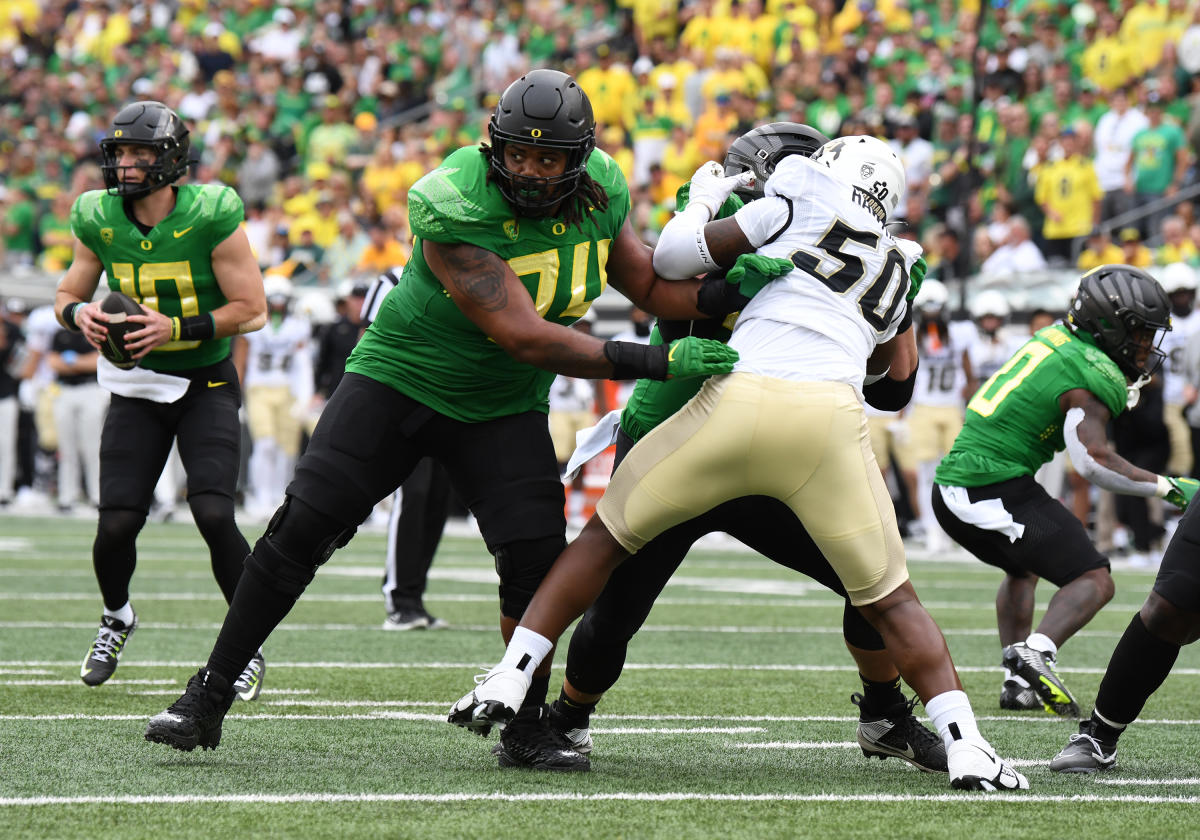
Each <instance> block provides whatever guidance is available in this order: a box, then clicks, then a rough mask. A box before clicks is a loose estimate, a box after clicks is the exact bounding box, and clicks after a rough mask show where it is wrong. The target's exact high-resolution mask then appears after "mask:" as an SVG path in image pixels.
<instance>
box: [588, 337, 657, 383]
mask: <svg viewBox="0 0 1200 840" xmlns="http://www.w3.org/2000/svg"><path fill="white" fill-rule="evenodd" d="M669 352H670V345H667V344H638V343H636V342H633V341H606V342H604V357H605V358H606V359H608V360H609V361H610V362H612V366H613V372H612V375H611V376H609V377H608V378H609V379H658V380H663V379H666V378H667V353H669Z"/></svg>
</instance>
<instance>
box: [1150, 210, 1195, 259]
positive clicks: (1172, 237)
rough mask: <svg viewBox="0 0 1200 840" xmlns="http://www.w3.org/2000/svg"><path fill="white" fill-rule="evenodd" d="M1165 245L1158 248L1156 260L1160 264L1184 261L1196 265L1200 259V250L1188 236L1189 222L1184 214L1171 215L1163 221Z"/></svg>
mask: <svg viewBox="0 0 1200 840" xmlns="http://www.w3.org/2000/svg"><path fill="white" fill-rule="evenodd" d="M1162 238H1163V245H1162V247H1161V248H1159V249H1158V254H1157V258H1156V259H1155V262H1156V263H1158V264H1159V265H1170V264H1171V263H1176V262H1182V263H1187V264H1188V265H1196V263H1197V262H1198V261H1200V250H1197V249H1196V246H1195V244H1194V243H1193V242H1192V240H1190V239H1188V237H1187V222H1185V221H1184V220H1183V217H1182V216H1177V215H1173V214H1172V215H1170V216H1167V217H1166V218H1165V219H1163V223H1162Z"/></svg>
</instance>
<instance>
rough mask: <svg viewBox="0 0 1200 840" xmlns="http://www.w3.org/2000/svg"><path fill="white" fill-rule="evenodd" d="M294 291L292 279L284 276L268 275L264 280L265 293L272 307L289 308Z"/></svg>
mask: <svg viewBox="0 0 1200 840" xmlns="http://www.w3.org/2000/svg"><path fill="white" fill-rule="evenodd" d="M294 291H295V289H294V287H293V286H292V281H291V279H290V278H288V277H285V276H284V275H282V274H268V275H267V276H266V277H264V278H263V292H264V293H265V294H266V298H267V303H268V305H270V306H278V307H285V306H288V305H289V304H290V303H291V302H292V294H293V293H294Z"/></svg>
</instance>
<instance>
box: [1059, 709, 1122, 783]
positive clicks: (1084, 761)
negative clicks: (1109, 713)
mask: <svg viewBox="0 0 1200 840" xmlns="http://www.w3.org/2000/svg"><path fill="white" fill-rule="evenodd" d="M1094 728H1095V724H1093V723H1092V720H1091V719H1090V718H1089V719H1088V720H1085V721H1082V722H1081V723H1080V724H1079V731H1078V732H1077V733H1075V734H1074V735H1072V736H1071V737H1070V738H1068V739H1067V745H1066V746H1065V747H1063V749H1062V752H1060V753H1059V754H1058V755H1056V756H1054V758H1052V759H1050V769H1051V770H1053V771H1054V772H1056V773H1095V772H1096V771H1097V770H1109V769H1111V768H1112V767H1113V766H1114V765H1115V764H1116V763H1117V743H1116V741H1113V742H1112V743H1111V744H1109V743H1105V742H1104V741H1101V740H1100V739H1099V738H1097V737H1096V736H1095V734H1094Z"/></svg>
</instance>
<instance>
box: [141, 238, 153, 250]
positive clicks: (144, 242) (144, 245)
mask: <svg viewBox="0 0 1200 840" xmlns="http://www.w3.org/2000/svg"><path fill="white" fill-rule="evenodd" d="M141 245H142V250H143V251H149V250H150V249H151V248H153V247H154V243H152V242H151V241H150V240H149V239H143V240H142V242H141Z"/></svg>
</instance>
